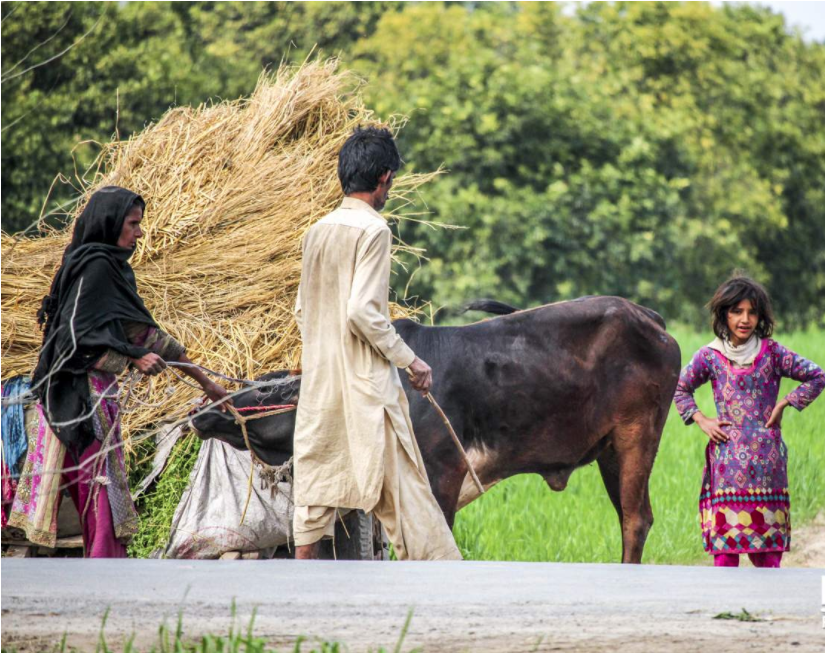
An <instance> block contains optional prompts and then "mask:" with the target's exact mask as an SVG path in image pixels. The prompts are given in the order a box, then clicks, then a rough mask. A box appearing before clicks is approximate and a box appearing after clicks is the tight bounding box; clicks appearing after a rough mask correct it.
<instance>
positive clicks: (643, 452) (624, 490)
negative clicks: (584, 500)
mask: <svg viewBox="0 0 825 653" xmlns="http://www.w3.org/2000/svg"><path fill="white" fill-rule="evenodd" d="M651 421H652V420H649V419H645V418H641V419H639V420H638V421H633V422H629V423H625V424H623V425H620V426H617V427H616V428H615V429H613V434H612V439H613V447H614V448H615V452H616V459H617V462H618V464H619V510H620V511H621V512H620V514H621V516H622V517H621V519H622V562H623V563H635V564H638V563H640V562H641V561H642V552H643V551H644V546H645V540H646V539H647V534H648V531H649V530H650V527H651V526H652V525H653V510H652V509H651V506H650V495H649V492H648V482H649V480H650V472H651V470H652V469H653V460H654V459H655V457H656V451H657V449H658V448H659V437H660V436H661V429H656V428H655V426H654V425H653V424H651V423H650V422H651ZM600 467H601V465H600ZM608 492H610V490H609V489H608ZM611 498H612V497H611Z"/></svg>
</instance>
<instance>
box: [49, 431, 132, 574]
mask: <svg viewBox="0 0 825 653" xmlns="http://www.w3.org/2000/svg"><path fill="white" fill-rule="evenodd" d="M98 451H100V442H98V441H97V440H95V441H94V442H93V443H92V444H90V445H89V446H88V447H86V451H84V452H83V454H82V455H81V456H80V465H79V466H80V469H76V470H72V471H67V472H63V479H62V484H63V485H64V486H68V490H69V494H70V495H71V496H72V501H73V502H74V505H75V507H76V508H77V512H78V513H79V514H80V523H81V525H82V526H83V546H84V548H85V550H86V551H85V555H86V557H87V558H125V557H126V547H125V546H124V545H123V544H121V543H120V541H119V540H118V539H117V538H116V537H115V526H114V521H113V520H112V509H111V508H110V507H109V495H108V494H107V492H106V486H105V485H98V486H97V488H95V486H94V485H93V483H92V479H93V477H94V470H95V468H97V466H98V463H99V459H96V458H93V456H94V455H95V454H96V453H97V452H98ZM90 459H92V460H90ZM66 466H67V467H75V465H74V463H72V462H71V457H70V456H66ZM95 490H96V491H97V496H95ZM90 495H91V498H90ZM87 503H88V508H87V507H86V504H87ZM84 510H85V513H86V514H85V516H84V514H83V513H84Z"/></svg>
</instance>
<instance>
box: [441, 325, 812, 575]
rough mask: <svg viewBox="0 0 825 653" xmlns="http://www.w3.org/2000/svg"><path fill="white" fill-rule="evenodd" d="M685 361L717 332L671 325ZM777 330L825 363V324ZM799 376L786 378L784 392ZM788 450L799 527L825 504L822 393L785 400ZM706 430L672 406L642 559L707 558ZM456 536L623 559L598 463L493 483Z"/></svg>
mask: <svg viewBox="0 0 825 653" xmlns="http://www.w3.org/2000/svg"><path fill="white" fill-rule="evenodd" d="M671 333H673V335H674V336H675V337H676V339H677V340H678V341H679V345H680V346H681V348H682V361H683V363H685V362H687V360H689V358H690V357H691V356H692V355H693V353H694V352H695V351H696V350H697V349H698V348H699V347H701V346H702V345H704V344H707V343H708V342H710V340H711V335H710V333H703V334H696V333H694V332H691V331H688V330H686V329H679V328H672V329H671ZM776 339H777V340H778V341H779V342H781V343H782V344H783V345H785V346H786V347H789V348H791V349H793V350H794V351H796V352H798V353H799V354H801V355H802V356H805V357H806V358H810V359H812V360H814V361H815V362H817V363H818V364H819V365H825V332H822V331H817V330H810V331H806V332H797V333H792V334H788V335H783V334H782V333H778V334H776ZM796 385H797V383H796V382H795V381H791V380H787V379H786V380H784V381H783V384H782V389H781V390H780V396H784V394H785V393H787V392H788V391H789V390H790V389H792V388H793V387H795V386H796ZM697 403H698V404H699V407H700V408H701V409H702V411H703V412H705V414H711V415H713V414H715V410H714V408H713V400H712V395H711V390H710V384H706V385H705V386H703V387H702V388H701V389H700V391H699V392H698V393H697ZM782 433H783V438H784V439H785V441H786V443H787V445H788V450H789V457H790V460H789V471H788V474H789V476H790V491H791V515H792V519H793V525H794V527H795V528H798V527H799V526H800V525H803V524H805V523H806V522H807V521H809V520H811V519H812V518H813V517H814V516H815V515H816V514H817V512H818V511H819V510H823V509H825V471H823V461H825V396H823V397H821V398H820V399H819V400H817V401H816V402H814V403H813V404H812V405H811V406H809V407H808V408H807V409H806V410H804V411H803V412H801V413H800V412H797V411H796V410H795V409H793V408H791V407H789V408H788V409H787V410H786V411H785V414H784V417H783V421H782ZM706 442H707V437H706V436H705V434H704V433H702V431H700V430H699V427H698V426H696V425H693V426H690V427H686V426H684V424H683V423H682V421H681V419H680V418H679V415H678V414H677V413H676V410H675V408H671V411H670V415H669V417H668V421H667V424H666V426H665V430H664V433H663V434H662V441H661V444H660V447H659V454H658V456H657V458H656V464H655V465H654V467H653V475H652V478H651V482H650V495H651V501H652V503H653V513H654V516H655V523H654V525H653V528H652V530H651V532H650V535H649V537H648V540H647V545H646V547H645V554H644V562H646V563H658V564H694V563H701V562H703V561H705V559H706V556H705V554H704V551H703V549H702V539H701V533H700V529H699V517H698V510H697V502H698V496H699V485H700V483H701V479H702V467H703V461H704V447H705V443H706ZM455 534H456V539H457V541H458V544H459V546H460V547H461V550H462V552H463V553H464V554H465V556H466V557H467V558H469V559H473V560H534V561H559V562H619V561H620V559H621V550H622V545H621V534H620V531H619V523H618V518H617V517H616V512H615V510H614V509H613V505H612V504H611V503H610V500H609V499H608V497H607V493H606V492H605V489H604V486H603V485H602V480H601V475H600V474H599V470H598V467H597V465H596V464H595V463H594V464H592V465H589V466H587V467H583V468H582V469H579V470H577V471H576V472H575V473H574V474H573V476H572V477H571V479H570V483H569V485H568V486H567V489H566V490H565V491H564V492H561V493H556V492H552V491H551V490H550V489H549V487H548V486H547V485H546V483H545V482H544V480H543V479H542V478H540V477H539V476H537V475H534V474H531V475H524V476H518V477H514V478H511V479H508V480H507V481H504V482H503V483H500V484H499V485H497V486H496V487H494V488H492V489H491V490H490V491H489V492H488V493H487V494H486V495H485V496H483V497H482V498H480V499H478V500H476V501H475V502H473V503H472V504H470V505H469V506H467V507H466V508H465V509H464V510H462V511H461V512H460V513H459V514H458V517H457V519H456V526H455Z"/></svg>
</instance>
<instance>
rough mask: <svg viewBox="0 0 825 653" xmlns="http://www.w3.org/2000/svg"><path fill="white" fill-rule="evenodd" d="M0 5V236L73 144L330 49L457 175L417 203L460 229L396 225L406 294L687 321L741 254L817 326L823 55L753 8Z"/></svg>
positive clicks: (824, 220)
mask: <svg viewBox="0 0 825 653" xmlns="http://www.w3.org/2000/svg"><path fill="white" fill-rule="evenodd" d="M2 18H3V22H2V36H3V39H2V65H3V72H2V80H3V83H2V99H3V103H2V123H3V133H2V136H3V138H2V186H3V198H2V220H3V228H4V230H7V231H14V230H17V229H20V228H22V227H24V226H26V225H28V224H29V223H31V222H32V221H33V220H34V219H36V218H37V216H38V215H39V214H40V211H41V206H42V204H43V200H44V198H45V196H46V193H47V191H48V189H49V187H50V185H51V183H52V180H53V178H54V176H55V175H56V174H57V173H62V174H63V175H65V176H67V177H71V176H72V175H73V174H74V171H75V169H76V167H77V168H78V169H83V167H84V166H85V165H88V164H89V163H90V162H91V161H92V160H93V158H94V155H95V154H96V151H95V148H94V147H93V146H89V145H85V146H79V143H81V142H84V141H106V140H108V139H109V138H110V137H111V135H112V133H113V132H114V131H115V130H118V132H119V133H120V135H121V136H123V135H128V134H129V133H131V132H133V131H135V130H139V129H140V128H141V127H142V126H143V125H144V124H145V123H147V122H149V121H152V120H156V119H157V118H158V117H160V115H162V114H163V112H164V111H165V110H166V109H167V108H168V107H169V106H172V105H175V104H178V105H180V104H192V103H195V104H197V103H200V102H203V101H206V100H208V99H209V98H225V97H233V98H234V97H238V96H240V95H242V94H245V93H248V92H249V91H250V90H251V89H252V88H253V86H254V83H255V80H256V78H257V76H258V75H259V74H260V71H261V69H262V67H264V66H273V65H277V64H278V63H279V62H281V61H293V62H300V61H302V60H303V59H304V58H306V57H307V56H318V55H322V56H326V55H337V56H340V57H341V59H342V60H343V65H345V66H346V67H348V68H351V69H353V70H354V71H355V72H356V73H357V74H359V75H361V76H362V77H363V78H364V79H365V80H366V81H367V85H366V86H365V87H364V89H363V90H364V93H365V96H366V100H367V103H368V105H369V106H371V107H372V108H374V109H375V110H376V112H377V113H378V115H380V116H382V117H389V116H391V115H403V116H406V117H407V124H406V126H405V127H404V129H403V130H402V131H401V133H400V137H399V145H400V148H401V151H402V156H403V157H404V159H405V161H406V167H407V168H408V169H412V170H416V171H430V170H435V169H438V168H439V167H442V166H443V167H444V169H445V171H446V172H445V174H443V175H441V176H440V177H438V178H437V180H436V181H434V182H433V183H431V184H428V185H427V186H426V187H424V189H423V190H422V191H421V195H420V200H419V202H418V205H417V206H416V207H414V208H413V209H412V210H414V211H417V212H427V213H428V215H427V219H429V220H432V221H434V222H436V223H443V224H448V225H456V226H459V227H462V229H459V230H442V229H436V230H434V229H431V228H429V227H428V226H426V225H420V224H419V225H415V226H410V225H409V223H408V224H407V226H405V227H404V231H403V233H401V234H400V235H401V237H402V238H403V239H404V240H405V241H406V242H407V243H409V244H413V245H416V246H421V247H425V248H426V250H427V257H428V259H429V261H428V263H427V264H426V265H424V266H422V267H421V268H418V266H416V265H414V264H413V265H409V266H407V271H404V270H403V269H399V270H398V278H397V279H396V280H395V281H394V285H395V286H396V288H398V289H404V288H408V290H409V292H410V293H411V294H414V295H417V296H420V297H422V298H427V299H432V300H433V302H434V304H436V305H457V304H461V303H463V302H465V301H467V300H469V299H473V298H476V297H479V296H490V297H494V298H497V299H501V300H503V301H509V302H513V303H516V304H518V305H520V306H529V305H536V304H542V303H547V302H551V301H558V300H563V299H569V298H572V297H576V296H580V295H585V294H616V295H621V296H625V297H628V298H630V299H633V300H635V301H639V302H641V303H643V304H645V305H648V306H650V307H652V308H654V309H656V310H658V311H660V312H661V313H662V314H663V315H664V316H665V317H666V318H668V319H677V320H682V321H689V322H694V323H695V322H697V321H704V320H705V313H704V311H703V309H702V305H703V304H704V303H705V302H706V301H707V299H708V298H709V297H710V294H711V293H712V291H713V289H714V288H715V287H716V285H718V284H719V283H720V282H721V281H723V280H724V279H725V278H726V277H727V275H728V274H730V272H731V271H732V270H733V269H734V268H742V269H745V270H747V271H748V272H750V273H751V274H752V275H753V276H754V277H756V278H757V279H758V280H760V281H763V282H764V283H765V284H766V285H767V286H768V288H769V290H770V291H771V294H772V296H773V299H774V303H775V308H776V311H777V313H778V315H779V316H780V318H781V319H782V320H783V323H784V324H785V325H786V327H787V326H794V325H800V324H804V323H811V322H817V323H820V324H822V323H823V322H824V321H825V235H824V234H825V45H823V44H822V43H806V42H805V41H804V40H803V39H802V38H801V36H800V35H799V34H796V33H793V32H791V31H789V29H788V27H787V26H786V25H785V23H784V20H783V18H782V17H781V16H779V15H776V14H774V13H772V12H771V11H770V10H768V9H766V8H763V7H758V6H749V5H741V4H736V5H728V4H727V3H726V4H725V5H723V6H721V7H715V6H712V5H710V4H705V3H694V2H688V3H663V2H651V3H638V2H627V3H625V2H616V3H589V4H587V5H585V6H580V7H578V8H577V9H576V10H575V11H571V12H567V11H564V9H563V7H561V6H559V5H558V4H555V3H527V4H520V3H489V4H488V3H349V2H346V3H344V2H332V3H286V2H267V3H236V2H214V3H213V2H202V3H125V4H124V5H119V4H115V3H107V4H101V3H61V2H56V3H20V2H7V3H3V5H2ZM33 48H36V49H35V50H34V51H32V50H33ZM30 51H31V52H30ZM50 59H52V60H50ZM37 64H41V65H37ZM28 68H31V70H27V69H28ZM71 197H72V193H71V189H70V188H68V187H61V188H59V189H56V192H55V193H54V194H53V204H52V207H50V208H53V207H57V206H59V205H60V204H61V203H62V202H65V201H66V200H69V199H71Z"/></svg>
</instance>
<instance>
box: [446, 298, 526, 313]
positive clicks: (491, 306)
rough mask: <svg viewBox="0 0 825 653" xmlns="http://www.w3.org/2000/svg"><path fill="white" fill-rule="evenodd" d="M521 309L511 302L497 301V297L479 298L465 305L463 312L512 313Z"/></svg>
mask: <svg viewBox="0 0 825 653" xmlns="http://www.w3.org/2000/svg"><path fill="white" fill-rule="evenodd" d="M520 310H521V309H520V308H516V307H514V306H510V305H509V304H505V303H503V302H497V301H496V300H495V299H477V300H476V301H474V302H470V303H469V304H467V305H466V306H464V307H463V308H462V309H461V312H462V313H466V312H467V311H482V312H484V313H492V314H493V315H510V313H515V312H516V311H520Z"/></svg>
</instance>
